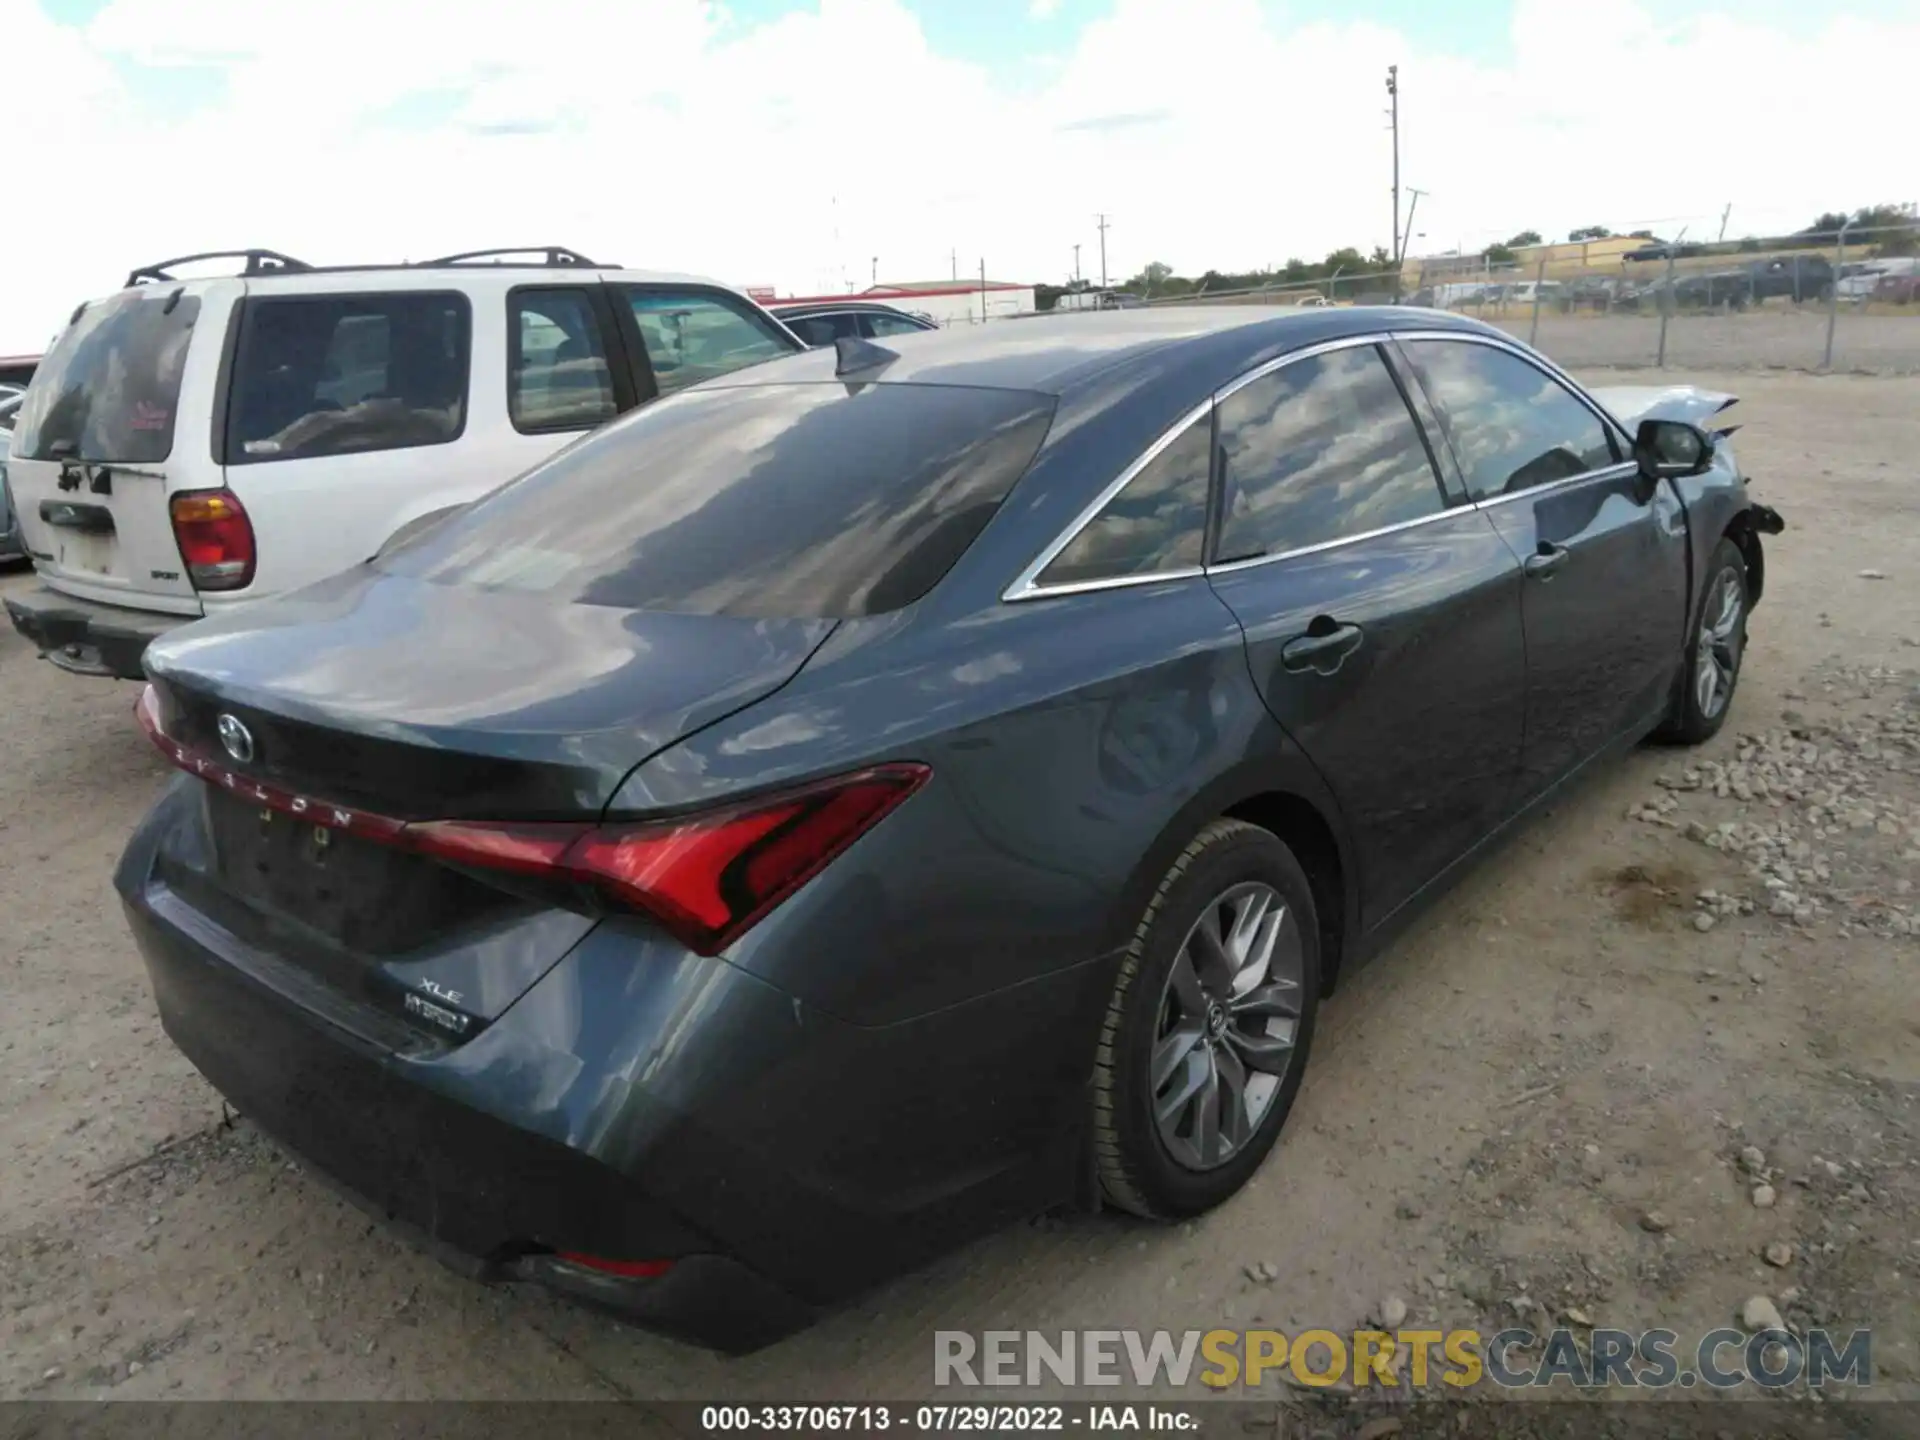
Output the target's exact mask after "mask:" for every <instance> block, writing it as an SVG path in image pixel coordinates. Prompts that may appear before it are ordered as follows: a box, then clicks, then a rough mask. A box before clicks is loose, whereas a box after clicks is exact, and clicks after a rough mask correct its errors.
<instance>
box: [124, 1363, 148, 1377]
mask: <svg viewBox="0 0 1920 1440" xmlns="http://www.w3.org/2000/svg"><path fill="white" fill-rule="evenodd" d="M146 1368H147V1367H146V1366H144V1365H142V1364H141V1363H140V1362H139V1361H138V1360H129V1361H128V1362H127V1374H129V1375H138V1374H139V1373H140V1372H141V1371H142V1370H144V1369H146Z"/></svg>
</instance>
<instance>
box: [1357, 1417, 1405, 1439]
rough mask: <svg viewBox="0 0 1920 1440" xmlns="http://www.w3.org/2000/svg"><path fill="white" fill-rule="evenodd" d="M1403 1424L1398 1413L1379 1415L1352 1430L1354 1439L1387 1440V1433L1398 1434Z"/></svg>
mask: <svg viewBox="0 0 1920 1440" xmlns="http://www.w3.org/2000/svg"><path fill="white" fill-rule="evenodd" d="M1404 1424H1405V1422H1404V1421H1403V1420H1401V1418H1400V1417H1399V1416H1398V1415H1381V1416H1379V1417H1378V1418H1376V1419H1373V1420H1369V1421H1368V1422H1367V1423H1366V1424H1364V1425H1362V1426H1361V1427H1360V1428H1359V1429H1358V1430H1356V1431H1354V1440H1387V1437H1388V1436H1389V1435H1398V1434H1399V1433H1400V1431H1401V1429H1402V1428H1403V1426H1404Z"/></svg>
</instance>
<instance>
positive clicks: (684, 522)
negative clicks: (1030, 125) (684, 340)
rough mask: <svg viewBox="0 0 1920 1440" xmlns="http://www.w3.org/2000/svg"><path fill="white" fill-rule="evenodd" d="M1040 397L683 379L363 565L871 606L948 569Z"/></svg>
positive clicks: (1029, 438)
mask: <svg viewBox="0 0 1920 1440" xmlns="http://www.w3.org/2000/svg"><path fill="white" fill-rule="evenodd" d="M1053 407H1054V401H1053V398H1052V397H1051V396H1047V395H1034V394H1029V393H1027V392H1024V391H1015V390H988V389H972V388H966V387H960V386H932V385H867V386H859V387H853V386H847V385H843V384H811V385H755V386H739V387H734V388H727V389H719V390H695V391H690V392H688V393H686V394H683V395H679V396H675V397H673V398H671V399H667V400H661V401H657V402H655V403H654V404H652V405H650V406H648V407H647V408H645V409H643V410H640V411H638V412H637V413H635V414H633V415H631V416H629V417H628V418H627V419H625V420H621V421H618V422H616V423H615V424H613V425H612V426H610V427H609V428H607V429H604V430H600V431H597V432H595V433H594V434H593V435H591V436H590V437H588V438H586V439H583V440H581V441H579V442H577V443H575V444H573V445H570V446H568V447H567V448H566V449H565V450H563V451H561V452H559V453H558V454H556V455H554V456H553V457H552V458H550V459H549V460H547V461H546V462H545V463H544V464H542V465H539V466H537V467H535V468H534V469H533V470H531V471H529V472H528V473H527V474H526V475H525V476H523V477H522V478H521V479H519V480H517V481H515V482H514V483H513V484H511V485H509V486H507V487H506V488H505V489H504V490H501V491H499V492H497V493H496V494H494V495H493V496H491V497H489V498H488V499H487V500H485V501H483V502H482V503H480V504H479V505H477V506H476V507H475V508H474V509H472V510H470V511H468V512H467V513H466V514H464V515H461V516H459V517H456V518H455V519H453V520H450V521H449V522H447V523H446V524H444V525H440V526H436V527H435V528H433V529H431V530H429V531H427V532H425V533H424V534H423V535H421V536H420V537H419V538H418V539H417V540H415V541H413V542H411V543H409V544H405V545H401V546H399V547H398V548H396V549H394V550H392V551H390V552H388V554H387V556H386V557H384V558H383V559H381V560H380V561H379V562H378V563H379V564H380V566H381V567H382V568H383V569H386V570H390V571H392V572H394V573H397V574H401V575H409V576H413V577H414V578H417V579H422V580H428V581H433V582H436V583H441V584H457V585H474V586H480V587H484V588H489V589H505V590H524V591H533V592H538V593H541V594H546V595H551V596H554V597H556V598H558V599H563V600H568V601H576V602H579V603H582V604H587V605H610V606H618V607H620V608H623V609H651V610H670V611H679V612H682V613H694V614H718V615H739V616H754V617H801V616H805V617H844V616H855V615H873V614H878V613H881V612H883V611H887V610H894V609H898V608H899V607H901V606H903V605H910V604H912V603H913V602H914V601H915V600H918V599H919V598H920V597H921V596H922V595H924V594H925V593H926V592H927V591H928V590H930V589H932V588H933V586H934V585H935V584H937V583H938V582H939V580H940V578H941V577H942V576H943V575H945V574H946V573H947V571H948V570H949V569H950V568H952V566H953V563H954V561H956V560H957V559H959V558H960V556H961V554H962V553H963V552H964V551H965V550H966V548H967V547H968V546H969V545H971V544H972V543H973V540H974V537H975V536H977V535H978V534H979V533H980V531H981V529H982V527H984V526H985V525H986V523H987V521H988V520H990V519H992V517H993V513H994V511H995V509H997V508H998V506H999V504H1000V502H1001V500H1002V499H1004V498H1005V496H1006V494H1007V492H1008V491H1009V490H1011V489H1012V488H1013V484H1014V482H1015V481H1016V480H1018V479H1019V478H1020V476H1021V475H1022V474H1023V473H1024V472H1025V471H1026V468H1027V466H1028V465H1029V464H1030V463H1031V462H1032V460H1033V456H1034V453H1035V451H1037V450H1038V449H1039V448H1040V442H1041V440H1042V439H1044V438H1045V436H1046V433H1047V426H1048V425H1049V424H1050V423H1051V422H1052V419H1053Z"/></svg>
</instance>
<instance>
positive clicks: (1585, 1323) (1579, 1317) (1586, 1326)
mask: <svg viewBox="0 0 1920 1440" xmlns="http://www.w3.org/2000/svg"><path fill="white" fill-rule="evenodd" d="M1560 1318H1561V1319H1562V1320H1564V1321H1566V1322H1567V1324H1569V1325H1578V1326H1580V1327H1581V1328H1582V1329H1583V1330H1591V1329H1592V1328H1593V1321H1592V1320H1591V1319H1590V1318H1589V1317H1588V1315H1587V1312H1586V1311H1584V1310H1579V1309H1575V1308H1574V1307H1573V1306H1571V1305H1569V1306H1568V1307H1567V1308H1566V1309H1565V1310H1563V1311H1561V1312H1560Z"/></svg>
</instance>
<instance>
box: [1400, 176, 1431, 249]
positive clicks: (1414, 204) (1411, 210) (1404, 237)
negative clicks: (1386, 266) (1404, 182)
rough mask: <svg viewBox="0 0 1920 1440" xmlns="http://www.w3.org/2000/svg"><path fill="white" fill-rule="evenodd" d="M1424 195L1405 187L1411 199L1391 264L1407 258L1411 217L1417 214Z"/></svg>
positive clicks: (1411, 236) (1424, 192) (1411, 239)
mask: <svg viewBox="0 0 1920 1440" xmlns="http://www.w3.org/2000/svg"><path fill="white" fill-rule="evenodd" d="M1426 193H1427V192H1426V191H1424V190H1416V189H1414V188H1413V186H1411V185H1409V186H1408V187H1407V194H1409V195H1411V196H1412V197H1413V199H1411V200H1409V201H1408V202H1407V225H1406V228H1405V229H1404V230H1402V231H1401V232H1400V249H1399V253H1397V254H1396V255H1395V256H1394V257H1393V263H1394V264H1396V265H1398V264H1399V263H1400V262H1401V261H1403V260H1405V259H1406V258H1407V247H1408V246H1409V245H1411V244H1412V243H1413V217H1414V216H1415V215H1416V214H1418V213H1419V210H1420V197H1421V196H1422V195H1424V194H1426Z"/></svg>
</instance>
